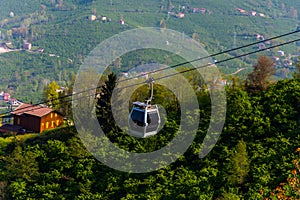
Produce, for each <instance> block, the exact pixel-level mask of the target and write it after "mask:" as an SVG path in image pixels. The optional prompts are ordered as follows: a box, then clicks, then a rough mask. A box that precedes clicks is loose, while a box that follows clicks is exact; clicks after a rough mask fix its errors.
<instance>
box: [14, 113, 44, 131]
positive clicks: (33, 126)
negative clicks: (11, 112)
mask: <svg viewBox="0 0 300 200" xmlns="http://www.w3.org/2000/svg"><path fill="white" fill-rule="evenodd" d="M40 120H41V119H40V118H39V117H36V116H32V115H21V116H14V125H18V126H22V127H23V128H24V129H26V130H30V131H33V132H36V133H40Z"/></svg>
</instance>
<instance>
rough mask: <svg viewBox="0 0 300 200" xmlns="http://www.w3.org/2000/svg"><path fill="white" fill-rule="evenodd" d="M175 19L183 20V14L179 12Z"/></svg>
mask: <svg viewBox="0 0 300 200" xmlns="http://www.w3.org/2000/svg"><path fill="white" fill-rule="evenodd" d="M176 17H177V18H184V13H182V12H179V13H178V14H177V15H176Z"/></svg>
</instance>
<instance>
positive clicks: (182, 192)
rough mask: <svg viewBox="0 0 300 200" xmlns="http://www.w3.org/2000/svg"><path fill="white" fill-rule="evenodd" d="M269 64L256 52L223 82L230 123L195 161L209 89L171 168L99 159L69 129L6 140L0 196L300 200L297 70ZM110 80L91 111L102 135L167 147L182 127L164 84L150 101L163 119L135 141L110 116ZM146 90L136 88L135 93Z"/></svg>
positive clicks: (126, 145) (133, 144)
mask: <svg viewBox="0 0 300 200" xmlns="http://www.w3.org/2000/svg"><path fill="white" fill-rule="evenodd" d="M269 61H271V60H270V59H269V58H268V57H266V56H260V58H259V59H258V61H257V64H256V65H254V70H253V72H252V73H250V74H249V75H248V77H247V79H246V80H245V81H244V82H241V81H240V82H239V81H234V83H235V84H233V85H231V86H227V87H226V98H227V114H226V122H225V125H224V128H223V131H222V134H221V136H220V138H219V140H218V141H217V144H216V146H215V147H214V148H213V149H212V151H211V152H210V153H209V154H208V155H207V156H206V157H204V158H199V156H198V153H199V151H200V148H201V145H200V144H201V143H202V141H203V138H204V136H205V134H206V132H207V129H208V124H209V121H210V115H211V110H210V104H211V102H210V97H209V92H208V91H207V90H205V91H202V92H198V93H197V98H198V102H199V106H200V115H201V119H200V124H199V128H198V131H197V135H196V138H195V139H194V141H193V143H192V145H191V146H190V147H189V148H188V150H187V151H186V152H185V154H184V155H182V156H180V157H179V159H178V160H176V161H175V162H173V163H172V164H171V165H168V166H165V167H163V168H161V169H159V170H157V171H153V172H149V173H126V172H121V171H118V170H114V169H112V168H109V167H107V166H105V165H104V164H102V163H101V162H99V161H98V160H97V159H95V157H94V156H93V155H91V154H90V153H89V152H88V151H87V150H86V148H85V146H84V145H83V143H82V141H81V139H80V138H79V137H78V133H77V130H76V129H75V127H74V126H65V127H62V128H58V129H55V130H52V131H46V132H44V133H42V134H41V135H37V134H29V135H23V136H22V135H20V136H12V137H2V138H1V139H0V142H1V143H0V144H1V165H0V167H1V170H0V171H1V176H0V180H1V181H0V183H1V184H0V186H1V187H0V190H1V198H2V199H123V200H125V199H253V200H254V199H255V200H256V199H299V198H300V193H299V189H300V183H299V178H300V175H299V173H300V167H299V162H300V157H299V156H300V147H299V141H300V138H299V136H300V135H299V133H300V121H299V119H300V108H299V106H300V79H299V74H300V73H299V72H298V73H295V74H294V78H293V79H286V80H280V81H278V82H275V83H270V82H269V81H268V80H269V79H268V78H269V77H270V75H271V74H272V73H273V72H274V71H273V70H269V69H270V68H269V67H270V66H272V65H270V64H273V63H272V62H271V63H269ZM266 69H268V70H266ZM261 73H264V75H265V76H262V74H261ZM258 77H263V78H258ZM115 83H116V76H115V75H113V74H111V75H109V76H107V78H106V79H105V80H103V81H102V84H101V85H102V87H101V88H100V89H99V90H100V91H101V96H100V97H98V102H97V105H101V106H97V116H98V120H99V122H100V124H101V127H102V129H103V130H105V134H106V136H107V137H109V139H110V140H111V141H112V142H113V143H114V144H115V145H117V146H118V147H119V148H122V149H124V150H127V151H130V152H138V153H142V152H148V151H153V150H157V149H160V148H162V147H163V146H165V145H167V144H168V142H169V141H170V139H172V137H173V136H174V134H176V132H177V130H178V123H179V121H178V119H177V118H176V116H178V114H179V113H178V112H179V110H178V109H180V108H179V107H178V105H177V103H176V99H175V100H174V101H173V102H172V101H169V102H166V101H165V99H166V98H169V97H170V96H172V94H171V93H170V91H168V90H165V89H164V88H163V87H160V86H159V85H155V86H154V89H155V92H156V93H155V100H154V101H155V103H157V102H165V105H164V107H165V109H166V110H167V112H168V118H167V121H166V122H165V125H164V127H163V129H162V130H161V131H160V132H159V134H157V135H155V136H152V137H149V138H145V139H139V138H135V137H133V136H130V135H127V134H125V133H124V132H122V131H121V130H120V129H118V127H116V126H115V124H114V122H113V120H112V116H111V111H110V106H111V105H110V101H108V99H109V98H110V97H111V91H112V90H113V87H114V85H115ZM146 93H147V92H146ZM146 93H145V89H144V88H143V87H141V88H140V89H139V90H138V91H136V92H135V93H134V95H133V96H132V99H133V100H135V99H136V98H142V97H143V96H145V95H146V96H147V94H146ZM86 134H89V130H86ZM95 142H96V141H95ZM100 151H101V148H100ZM124 164H125V163H124Z"/></svg>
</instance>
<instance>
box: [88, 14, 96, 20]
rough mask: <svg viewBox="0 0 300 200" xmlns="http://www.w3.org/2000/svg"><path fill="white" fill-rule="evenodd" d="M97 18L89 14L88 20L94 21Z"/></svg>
mask: <svg viewBox="0 0 300 200" xmlns="http://www.w3.org/2000/svg"><path fill="white" fill-rule="evenodd" d="M96 19H97V17H96V15H90V16H89V20H90V21H95V20H96Z"/></svg>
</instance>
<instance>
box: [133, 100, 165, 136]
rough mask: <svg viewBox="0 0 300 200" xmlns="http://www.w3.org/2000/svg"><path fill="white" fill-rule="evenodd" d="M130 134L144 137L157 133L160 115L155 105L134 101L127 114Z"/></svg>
mask: <svg viewBox="0 0 300 200" xmlns="http://www.w3.org/2000/svg"><path fill="white" fill-rule="evenodd" d="M128 121H129V122H128V124H129V129H130V134H131V135H133V136H135V137H139V138H145V137H150V136H153V135H155V134H157V131H158V128H159V125H160V116H159V111H158V107H157V105H150V104H146V103H142V102H134V103H133V108H132V110H131V112H130V115H129V120H128Z"/></svg>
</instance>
